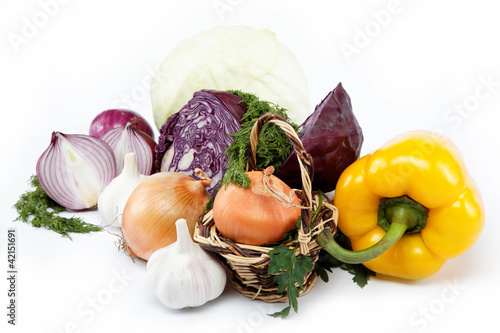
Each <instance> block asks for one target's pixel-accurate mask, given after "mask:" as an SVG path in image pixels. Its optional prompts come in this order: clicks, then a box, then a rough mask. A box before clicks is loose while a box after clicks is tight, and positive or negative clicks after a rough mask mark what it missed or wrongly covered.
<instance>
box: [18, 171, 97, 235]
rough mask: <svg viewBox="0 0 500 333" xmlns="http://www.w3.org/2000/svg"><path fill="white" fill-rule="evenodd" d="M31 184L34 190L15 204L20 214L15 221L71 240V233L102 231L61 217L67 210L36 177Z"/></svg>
mask: <svg viewBox="0 0 500 333" xmlns="http://www.w3.org/2000/svg"><path fill="white" fill-rule="evenodd" d="M29 184H30V185H31V187H33V188H34V189H33V190H32V191H27V192H25V193H24V194H22V195H21V196H20V198H19V200H18V201H17V202H16V203H15V204H14V208H15V209H16V210H17V213H18V214H19V216H18V217H17V218H16V219H15V220H14V221H22V222H25V223H28V224H31V225H32V226H34V227H37V228H40V227H43V228H46V229H49V230H52V231H55V232H57V233H59V234H61V235H62V236H63V237H68V238H69V239H71V237H70V236H69V233H89V232H93V231H101V230H102V228H101V227H99V226H96V225H93V224H90V223H86V222H84V221H83V220H82V219H81V218H77V217H70V218H66V217H62V216H59V215H58V214H59V213H61V212H64V211H66V208H64V207H62V206H61V205H59V204H58V203H57V202H55V201H54V200H52V199H51V198H50V197H49V196H48V195H47V193H45V191H44V190H43V189H42V187H41V186H40V183H39V182H38V178H37V177H36V176H35V175H33V176H31V178H30V181H29Z"/></svg>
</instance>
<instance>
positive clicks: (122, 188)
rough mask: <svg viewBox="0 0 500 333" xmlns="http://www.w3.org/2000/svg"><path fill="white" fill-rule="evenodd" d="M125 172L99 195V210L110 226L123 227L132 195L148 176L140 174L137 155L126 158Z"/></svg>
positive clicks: (133, 154)
mask: <svg viewBox="0 0 500 333" xmlns="http://www.w3.org/2000/svg"><path fill="white" fill-rule="evenodd" d="M123 165H124V167H123V171H122V172H121V173H120V174H119V175H118V176H117V177H115V178H114V179H113V180H112V181H111V182H110V183H109V184H108V185H107V186H106V187H105V188H104V190H103V191H102V193H101V195H99V199H98V201H97V209H98V211H99V214H100V215H101V216H102V218H103V219H104V221H105V222H106V223H107V224H108V225H112V226H115V227H121V226H122V214H123V209H124V207H125V204H126V203H127V200H128V198H129V197H130V194H132V192H133V191H134V190H135V188H136V187H137V185H139V184H140V183H141V182H142V181H143V180H144V179H146V178H147V176H146V175H143V174H141V173H139V170H138V168H137V157H136V155H135V153H127V154H125V157H124V162H123Z"/></svg>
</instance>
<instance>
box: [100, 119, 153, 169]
mask: <svg viewBox="0 0 500 333" xmlns="http://www.w3.org/2000/svg"><path fill="white" fill-rule="evenodd" d="M139 124H140V123H139V122H137V119H136V118H133V119H132V120H131V121H130V122H127V123H126V124H124V125H122V126H120V127H117V128H114V129H111V130H109V131H107V132H106V133H104V135H103V136H102V137H101V139H102V140H103V141H104V142H106V143H107V144H108V145H109V146H110V147H111V149H113V152H114V154H115V158H116V171H117V174H120V173H121V172H122V170H123V161H124V158H125V155H126V154H127V153H135V154H136V157H137V168H138V170H139V172H140V173H141V174H143V175H146V176H149V175H150V174H151V173H153V171H154V161H155V156H156V153H155V147H156V142H155V141H154V140H153V139H152V138H151V137H150V136H149V135H148V134H146V133H145V132H143V131H141V130H139V129H138V128H137V126H138V125H139ZM122 140H126V141H125V142H123V141H122Z"/></svg>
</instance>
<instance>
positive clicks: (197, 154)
mask: <svg viewBox="0 0 500 333" xmlns="http://www.w3.org/2000/svg"><path fill="white" fill-rule="evenodd" d="M241 100H242V99H241V98H240V97H238V96H236V95H233V94H231V93H229V92H225V91H218V90H201V91H198V92H195V93H194V94H193V98H192V99H191V100H190V101H189V102H188V103H187V104H186V105H185V106H184V107H183V108H182V109H181V110H179V111H178V112H176V113H174V114H173V115H171V116H170V117H169V118H168V119H167V122H166V123H165V124H164V125H163V126H162V127H161V129H160V137H159V138H158V144H157V146H156V148H155V152H156V163H155V167H156V171H157V172H159V171H174V172H180V173H184V174H186V175H188V176H191V177H193V178H194V179H198V177H197V176H196V175H195V174H194V169H195V168H200V169H201V170H203V172H205V174H206V175H207V177H209V178H211V179H212V184H211V185H210V186H209V187H207V191H208V193H210V195H211V196H214V195H215V192H216V191H217V189H218V188H219V186H220V184H221V181H222V177H223V176H224V173H225V172H226V164H227V160H228V156H227V155H225V154H224V151H225V150H226V148H227V147H229V145H230V144H231V142H232V141H233V138H232V137H231V135H233V134H235V133H236V132H237V131H238V130H239V128H240V120H241V117H242V116H243V114H244V113H245V112H246V104H245V103H240V102H241Z"/></svg>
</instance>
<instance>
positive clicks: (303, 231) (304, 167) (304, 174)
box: [247, 113, 314, 255]
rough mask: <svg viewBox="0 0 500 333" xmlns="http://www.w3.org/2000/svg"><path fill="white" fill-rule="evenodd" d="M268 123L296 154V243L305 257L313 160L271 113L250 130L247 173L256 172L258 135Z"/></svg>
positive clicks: (309, 217)
mask: <svg viewBox="0 0 500 333" xmlns="http://www.w3.org/2000/svg"><path fill="white" fill-rule="evenodd" d="M268 122H269V123H274V124H276V125H277V126H279V127H280V128H281V130H282V131H283V132H284V133H285V134H286V136H287V137H288V139H289V140H290V142H291V143H292V146H293V149H294V150H295V153H296V154H297V160H298V162H299V166H300V175H301V179H302V192H300V193H301V194H300V196H301V197H299V199H300V201H301V203H302V210H301V216H302V223H301V227H300V229H299V230H298V241H299V244H300V252H301V254H304V255H305V254H307V253H308V252H309V247H308V245H307V244H308V243H309V242H310V240H311V236H310V228H309V225H310V223H311V210H312V208H311V207H312V188H311V178H312V176H313V174H314V168H313V159H312V157H311V155H310V154H309V153H308V152H306V150H305V149H304V146H303V145H302V141H300V138H299V137H298V135H297V133H296V132H295V130H294V129H293V127H292V126H291V125H290V124H289V123H288V122H286V121H285V119H283V118H282V117H280V116H278V115H276V114H273V113H266V114H263V115H262V116H260V117H259V119H258V120H257V121H256V122H255V125H254V126H253V128H252V132H251V133H250V150H249V152H248V157H247V171H248V170H257V142H258V139H259V134H260V132H261V131H262V127H263V126H264V124H265V123H268Z"/></svg>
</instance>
